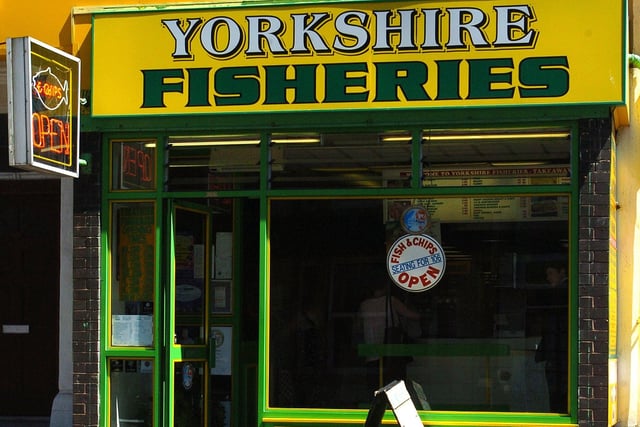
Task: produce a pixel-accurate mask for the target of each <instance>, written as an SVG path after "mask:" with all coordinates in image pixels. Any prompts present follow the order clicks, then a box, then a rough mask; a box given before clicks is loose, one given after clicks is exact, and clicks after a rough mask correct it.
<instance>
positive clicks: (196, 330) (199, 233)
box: [173, 207, 208, 345]
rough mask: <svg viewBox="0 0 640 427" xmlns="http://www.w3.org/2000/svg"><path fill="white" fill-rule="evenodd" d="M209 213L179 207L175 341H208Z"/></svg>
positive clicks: (176, 240) (176, 212)
mask: <svg viewBox="0 0 640 427" xmlns="http://www.w3.org/2000/svg"><path fill="white" fill-rule="evenodd" d="M207 233H208V219H207V214H206V213H203V212H199V211H197V210H192V209H188V208H183V207H180V208H176V211H175V232H174V236H173V240H174V255H173V256H174V275H175V276H174V290H173V291H174V299H175V330H174V342H175V344H182V345H198V344H200V345H202V344H204V343H205V336H204V334H205V327H204V321H205V316H204V313H205V305H206V304H205V302H206V299H205V292H206V289H205V286H204V284H205V283H206V280H207V275H208V271H207V259H208V258H207V255H206V254H207V253H208V250H207V244H208V243H207V242H208V239H207Z"/></svg>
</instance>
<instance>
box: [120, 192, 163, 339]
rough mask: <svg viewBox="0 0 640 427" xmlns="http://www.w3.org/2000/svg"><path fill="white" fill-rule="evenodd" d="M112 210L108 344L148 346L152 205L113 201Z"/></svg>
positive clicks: (150, 331) (151, 309)
mask: <svg viewBox="0 0 640 427" xmlns="http://www.w3.org/2000/svg"><path fill="white" fill-rule="evenodd" d="M111 212H112V214H111V220H112V233H111V236H112V246H111V254H112V257H113V258H112V263H111V275H110V277H111V287H110V295H111V345H112V346H136V347H139V346H145V347H149V346H152V345H153V344H154V342H153V316H154V307H153V301H154V295H155V293H154V283H155V251H156V239H155V236H156V234H155V233H156V227H155V208H154V204H153V203H146V202H145V203H137V202H131V203H125V202H123V203H114V204H113V205H112V210H111Z"/></svg>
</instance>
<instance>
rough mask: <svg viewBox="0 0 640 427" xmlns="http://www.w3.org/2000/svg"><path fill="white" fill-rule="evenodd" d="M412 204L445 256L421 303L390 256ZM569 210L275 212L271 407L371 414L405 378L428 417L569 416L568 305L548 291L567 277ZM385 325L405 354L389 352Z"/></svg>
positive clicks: (332, 206) (383, 207) (293, 204)
mask: <svg viewBox="0 0 640 427" xmlns="http://www.w3.org/2000/svg"><path fill="white" fill-rule="evenodd" d="M551 202H553V205H554V207H555V208H554V209H553V212H550V211H549V212H547V211H546V210H545V212H546V213H545V214H544V215H539V214H538V210H537V208H535V207H536V206H538V205H539V204H544V205H549V206H550V205H551V204H552V203H551ZM414 203H421V204H426V205H428V206H429V207H430V208H429V212H431V218H430V221H429V227H428V228H427V231H426V234H429V235H430V236H432V237H433V238H434V239H436V240H437V241H438V242H439V243H440V244H441V246H442V247H443V249H444V253H445V255H446V269H445V272H444V275H443V277H442V279H441V281H440V282H439V283H438V284H437V285H436V286H435V287H433V288H431V289H429V290H427V291H425V292H417V293H416V292H407V291H405V290H403V289H402V288H400V287H398V286H396V285H395V284H393V283H392V282H391V281H390V279H389V275H388V273H387V253H386V248H387V247H389V246H390V245H391V244H392V243H393V242H395V240H396V239H397V238H398V237H399V236H401V235H403V234H405V233H404V231H402V229H401V224H400V223H399V221H398V218H400V217H401V216H402V212H403V211H404V209H405V208H406V207H407V206H411V205H413V204H414ZM568 204H569V200H568V197H566V196H553V197H552V196H548V197H545V198H544V199H542V198H539V197H527V196H491V197H448V198H445V197H440V198H437V199H430V200H415V201H414V200H408V201H404V200H399V199H386V200H383V199H359V200H273V201H272V202H271V217H270V248H271V260H270V275H271V276H270V284H271V289H270V304H271V305H270V325H269V330H270V331H271V334H270V337H269V338H270V353H271V357H270V360H271V366H270V380H269V384H270V387H271V388H270V394H269V404H270V405H271V406H274V407H327V408H368V406H369V404H370V402H371V398H372V394H373V391H374V390H375V389H377V388H378V387H380V386H381V385H384V384H386V383H388V382H390V381H391V380H392V379H397V378H404V379H405V380H406V381H407V384H408V385H409V388H410V391H411V392H412V393H415V394H416V396H417V395H421V394H422V393H424V399H422V403H421V406H422V407H423V408H425V409H426V408H431V409H434V410H460V411H476V410H487V411H504V412H554V411H558V412H566V410H567V408H566V402H567V396H568V394H567V360H568V356H567V341H568V337H567V334H568V320H567V312H568V308H567V304H568V301H569V296H568V295H569V294H568V287H567V282H566V280H561V281H559V284H555V282H556V281H555V280H552V278H553V277H555V276H558V275H560V276H564V278H566V275H567V268H566V266H567V263H568V253H569V249H568V229H569V227H568V208H567V206H568ZM394 212H395V213H394ZM319 223H322V224H323V225H324V227H322V228H320V227H310V226H309V225H310V224H319ZM541 236H544V238H542V237H541ZM550 268H556V269H558V271H559V273H557V274H556V273H555V272H553V271H551V270H549V269H550ZM301 284H304V286H301ZM387 298H389V301H391V308H387V307H388V300H387ZM390 313H394V315H392V314H390ZM396 320H397V322H396ZM388 323H393V324H395V325H399V326H401V327H402V329H403V330H404V333H405V335H406V337H407V341H406V343H405V344H393V345H391V344H385V343H384V336H385V329H386V328H385V326H386V325H387V324H388ZM551 325H553V327H550V326H551ZM281 349H294V350H293V351H282V350H281ZM552 369H554V370H553V371H552ZM547 380H549V382H548V384H549V387H550V388H548V387H547ZM557 405H559V406H557Z"/></svg>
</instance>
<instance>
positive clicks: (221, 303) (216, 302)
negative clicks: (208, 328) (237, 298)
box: [210, 280, 231, 314]
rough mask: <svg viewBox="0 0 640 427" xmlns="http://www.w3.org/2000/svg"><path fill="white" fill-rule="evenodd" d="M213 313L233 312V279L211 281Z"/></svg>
mask: <svg viewBox="0 0 640 427" xmlns="http://www.w3.org/2000/svg"><path fill="white" fill-rule="evenodd" d="M210 296H211V301H210V307H211V313H212V314H231V281H230V280H212V281H211V295H210Z"/></svg>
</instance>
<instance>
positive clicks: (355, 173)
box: [270, 132, 411, 189]
mask: <svg viewBox="0 0 640 427" xmlns="http://www.w3.org/2000/svg"><path fill="white" fill-rule="evenodd" d="M271 150H272V151H271V164H272V169H271V179H270V185H271V188H274V189H283V188H291V189H294V188H296V189H300V188H344V187H347V188H382V187H408V186H409V185H410V177H411V173H410V172H411V134H410V133H409V132H384V133H358V134H349V133H343V134H338V133H333V134H273V135H272V136H271Z"/></svg>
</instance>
